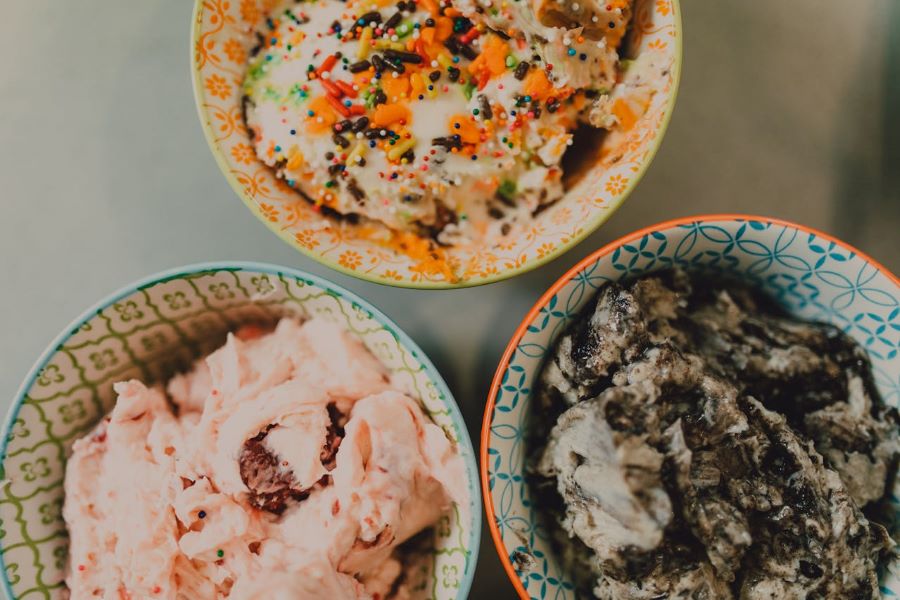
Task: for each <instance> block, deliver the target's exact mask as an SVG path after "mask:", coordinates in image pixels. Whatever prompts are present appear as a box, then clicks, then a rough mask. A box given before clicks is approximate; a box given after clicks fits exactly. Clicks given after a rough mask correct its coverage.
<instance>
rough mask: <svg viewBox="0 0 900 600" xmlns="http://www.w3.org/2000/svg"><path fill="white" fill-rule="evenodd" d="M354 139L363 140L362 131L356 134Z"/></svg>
mask: <svg viewBox="0 0 900 600" xmlns="http://www.w3.org/2000/svg"><path fill="white" fill-rule="evenodd" d="M356 139H358V140H361V139H363V134H362V131H360V132H359V133H357V134H356Z"/></svg>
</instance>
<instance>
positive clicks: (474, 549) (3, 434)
mask: <svg viewBox="0 0 900 600" xmlns="http://www.w3.org/2000/svg"><path fill="white" fill-rule="evenodd" d="M211 271H232V272H239V271H247V272H253V273H263V274H267V275H286V276H288V277H293V278H295V279H302V280H305V281H308V282H311V283H312V284H313V285H315V286H317V287H319V288H321V289H323V290H325V291H327V292H330V293H332V294H334V295H335V296H337V297H339V298H342V299H345V300H349V301H350V302H352V303H355V304H357V305H358V306H360V307H362V308H364V309H365V310H366V311H368V312H369V313H371V315H372V318H373V319H374V320H375V321H377V322H378V323H379V324H381V325H382V326H384V327H386V328H387V329H388V331H389V332H390V333H392V334H393V335H395V336H396V337H397V339H398V341H399V342H400V344H401V345H402V346H403V347H404V348H406V349H407V350H409V351H410V352H411V353H412V354H413V357H414V358H415V359H416V360H418V361H419V362H420V363H421V364H422V367H423V368H424V369H425V371H426V372H427V374H428V377H429V379H430V380H431V381H432V382H434V384H435V386H436V387H437V390H438V392H439V393H440V394H441V395H443V397H444V400H443V403H444V405H445V406H446V408H447V409H448V410H449V412H450V417H451V419H452V421H453V424H454V426H455V427H456V429H457V431H458V432H459V440H458V441H457V444H458V445H461V446H463V447H466V446H468V450H469V452H468V453H467V455H464V456H463V461H464V462H465V465H466V476H467V481H468V483H469V484H470V489H471V494H470V498H469V506H468V507H467V508H468V511H469V513H470V515H469V517H468V520H469V523H470V525H471V531H470V533H469V536H468V540H467V541H466V543H467V548H468V549H469V556H468V557H467V558H466V569H465V570H466V574H465V576H464V577H462V578H461V582H460V586H459V590H458V591H457V598H466V597H467V596H468V594H469V589H470V588H471V586H472V581H473V580H474V577H475V571H476V567H477V565H478V553H479V547H480V540H481V535H482V527H483V523H482V516H481V510H480V509H481V507H480V506H479V505H480V503H481V498H480V497H479V496H480V495H479V493H478V487H479V483H480V480H479V477H478V466H477V464H476V459H475V456H476V453H475V448H474V446H473V445H472V440H471V437H470V436H469V430H468V429H467V427H466V422H465V419H463V416H462V412H461V411H460V408H459V405H458V404H457V402H456V398H455V397H454V396H453V394H452V392H451V391H450V388H449V387H448V386H447V383H446V382H445V381H444V378H443V377H442V376H441V373H440V371H438V369H437V367H435V366H434V363H432V362H431V359H430V358H428V355H427V354H426V353H425V352H424V351H423V350H422V348H420V347H419V345H418V344H417V343H416V342H415V341H414V340H413V339H412V338H411V337H410V336H409V335H408V334H407V333H406V332H405V331H403V329H401V328H400V327H399V326H398V325H397V324H396V323H395V322H394V320H393V319H391V318H390V317H388V316H387V315H386V314H385V313H383V312H382V311H381V310H380V309H379V308H377V307H376V306H375V305H373V304H372V303H371V302H369V301H368V300H365V299H364V298H362V297H361V296H359V295H358V294H356V293H355V292H352V291H350V290H348V289H346V288H344V287H343V286H340V285H338V284H336V283H333V282H332V281H329V280H328V279H326V278H324V277H322V276H319V275H314V274H312V273H309V272H307V271H303V270H300V269H295V268H292V267H284V266H281V265H276V264H273V263H266V262H259V261H229V260H226V261H211V262H200V263H191V264H189V265H185V266H181V267H174V268H171V269H166V270H164V271H160V272H158V273H155V274H152V275H148V276H145V277H142V278H140V279H138V280H136V281H134V282H132V283H129V284H127V285H124V286H122V287H120V288H119V289H117V290H116V291H115V292H113V293H111V294H108V295H107V296H105V297H104V298H103V299H101V300H100V301H98V302H95V303H94V304H93V305H92V306H91V307H90V308H88V309H87V310H85V311H83V312H82V313H81V314H80V315H79V316H78V317H76V318H75V319H73V320H72V321H71V322H70V323H69V324H68V325H67V326H66V327H65V328H64V329H63V330H62V333H60V334H59V335H57V336H56V337H55V338H54V339H53V341H52V342H50V344H49V345H48V346H47V347H46V348H45V349H44V350H43V352H41V354H40V356H39V358H38V359H37V360H36V361H35V363H34V364H33V365H32V367H31V369H30V370H29V371H28V374H27V375H26V376H25V378H24V379H23V380H22V383H21V385H20V386H19V389H18V391H17V392H16V394H15V396H14V397H13V401H12V403H11V404H10V407H9V409H8V410H7V412H6V416H5V418H4V422H3V427H2V429H0V479H5V477H6V473H5V467H4V463H5V462H6V451H7V446H8V443H9V435H10V432H11V429H12V425H13V422H14V421H15V419H16V418H17V417H18V415H19V410H20V409H21V407H22V404H23V403H24V400H25V395H26V393H27V392H28V390H29V389H31V387H32V385H34V382H35V379H37V377H38V375H39V373H40V371H41V369H43V368H44V367H45V366H46V365H47V363H48V362H49V360H50V359H51V358H52V357H53V356H54V355H55V354H56V353H57V352H58V351H59V348H60V347H61V346H62V345H63V344H64V343H65V342H66V341H67V340H68V339H69V338H71V337H72V336H73V335H75V334H76V333H77V332H78V329H79V328H80V327H81V325H82V324H84V323H85V322H87V321H89V320H90V319H92V318H93V317H95V316H96V315H97V314H98V313H99V312H100V311H102V310H104V309H106V308H108V307H110V306H112V305H113V304H114V303H116V302H118V301H119V300H121V299H123V298H125V297H127V296H130V295H132V294H134V293H136V292H139V291H141V290H142V289H145V288H148V287H151V286H153V285H156V284H159V283H166V282H168V281H171V280H174V279H180V278H182V277H184V276H186V275H193V274H197V273H204V272H211ZM3 548H4V545H3V543H2V542H0V579H2V583H3V586H2V589H3V590H4V591H5V592H6V597H7V598H10V599H12V598H15V597H16V596H15V595H14V593H13V590H12V585H11V584H10V582H9V576H8V575H7V571H6V561H5V560H4V555H3V552H2V550H3Z"/></svg>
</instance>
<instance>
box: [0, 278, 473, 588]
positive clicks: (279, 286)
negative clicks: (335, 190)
mask: <svg viewBox="0 0 900 600" xmlns="http://www.w3.org/2000/svg"><path fill="white" fill-rule="evenodd" d="M283 316H292V317H297V318H309V317H313V316H315V317H318V318H324V319H327V320H329V321H333V322H336V323H338V324H339V325H341V326H342V327H343V328H345V329H346V330H348V331H349V332H350V333H351V334H352V335H354V336H356V337H358V338H359V339H360V341H362V343H363V344H364V345H365V346H366V347H367V348H368V349H369V351H370V352H372V354H374V355H375V356H376V357H377V358H378V359H379V361H381V362H382V363H383V364H384V365H385V366H386V367H387V368H388V369H389V370H390V371H391V373H392V375H393V378H394V379H395V380H396V381H398V382H399V384H400V385H401V386H402V388H403V389H404V390H407V391H409V393H410V395H413V396H415V397H416V400H417V401H418V402H419V403H420V405H421V406H422V408H423V409H424V411H425V413H426V414H428V415H429V417H430V418H431V419H432V421H434V422H435V423H436V424H437V425H438V426H440V427H441V428H442V429H443V430H444V431H445V432H446V434H447V436H448V437H449V438H450V439H451V440H452V441H453V442H454V444H455V446H456V447H457V448H458V450H459V452H460V454H461V455H462V457H463V459H464V461H465V465H466V475H467V483H468V486H467V496H466V501H465V502H463V503H461V504H465V506H460V505H454V507H453V509H452V510H451V511H449V512H448V513H447V514H446V515H445V516H444V517H442V519H441V521H440V522H439V523H438V524H437V525H436V526H435V527H434V528H432V529H431V530H430V531H429V532H428V533H426V534H424V535H425V541H424V542H423V547H425V548H428V549H429V550H428V551H426V552H423V553H422V560H420V561H418V560H417V563H416V569H415V572H414V574H413V575H410V574H407V577H408V578H410V579H408V581H409V582H410V586H409V587H410V588H411V589H412V590H414V595H415V597H417V598H423V599H424V598H429V599H435V600H437V599H444V600H451V599H463V598H465V597H466V596H467V595H468V590H469V587H470V585H471V582H472V577H473V574H474V570H475V563H476V561H477V554H478V542H479V539H480V535H481V510H480V506H479V494H478V491H479V487H478V474H477V468H476V465H475V458H474V452H473V449H472V444H471V441H470V440H469V437H468V434H467V432H466V427H465V424H464V422H463V419H462V416H461V414H460V412H459V409H458V407H457V405H456V403H455V401H454V399H453V396H452V395H451V393H450V391H449V389H448V388H447V385H446V384H445V383H444V381H443V379H442V378H441V376H440V374H439V373H438V372H437V370H436V369H435V367H434V366H433V365H432V363H431V362H430V361H429V360H428V357H427V356H425V354H424V353H423V352H422V350H421V349H420V348H419V347H418V346H417V345H416V344H415V342H413V341H412V340H411V339H410V338H409V336H407V335H406V334H405V333H404V332H403V331H401V330H400V329H399V328H398V327H397V326H396V325H395V324H394V323H393V322H392V321H391V320H390V319H389V318H388V317H387V316H385V315H384V314H383V313H381V312H380V311H379V310H378V309H376V308H375V307H373V306H371V305H370V304H369V303H368V302H366V301H365V300H363V299H362V298H360V297H358V296H356V295H355V294H353V293H351V292H349V291H347V290H344V289H342V288H340V287H338V286H336V285H334V284H333V283H330V282H328V281H326V280H324V279H321V278H319V277H316V276H313V275H310V274H308V273H305V272H302V271H298V270H294V269H289V268H285V267H278V266H272V265H265V264H256V263H213V264H203V265H194V266H188V267H182V268H178V269H175V270H172V271H167V272H164V273H160V274H157V275H154V276H151V277H148V278H145V279H142V280H140V281H138V282H136V283H134V284H131V285H129V286H126V287H124V288H122V289H121V290H119V291H118V292H116V293H114V294H112V295H111V296H109V297H108V298H106V299H104V300H103V301H101V302H99V303H98V304H96V305H95V306H94V307H92V308H91V309H89V310H88V311H87V312H85V313H84V314H82V315H81V316H80V317H78V318H77V319H76V320H75V321H73V322H72V324H71V325H70V326H69V327H67V328H66V329H65V330H64V331H63V332H62V333H61V334H60V335H59V336H58V337H57V338H56V339H55V340H54V341H53V342H52V343H51V344H50V346H49V347H48V349H47V350H46V351H45V352H44V354H43V355H42V356H41V357H40V358H39V359H38V360H37V362H36V363H35V366H34V367H33V368H32V370H31V372H30V373H29V374H28V375H27V377H26V378H25V380H24V381H23V383H22V386H21V388H20V389H19V392H18V394H17V395H16V397H15V398H14V399H13V402H12V406H11V408H10V411H9V414H8V415H7V418H6V422H5V426H4V431H3V436H2V438H0V456H2V469H3V473H2V483H3V485H2V487H0V561H2V570H3V578H2V582H3V588H4V591H5V592H6V596H7V597H8V598H11V599H13V598H15V599H20V598H21V599H33V598H46V599H51V598H52V599H55V598H67V597H68V590H67V589H66V586H65V583H64V577H65V572H66V563H67V552H68V550H67V542H68V538H67V532H66V524H65V522H64V520H63V518H62V510H61V509H62V505H63V500H64V497H63V476H64V472H65V466H66V459H67V457H68V456H69V455H70V453H71V446H72V443H73V442H74V441H75V440H76V439H78V438H80V437H82V436H83V435H84V434H85V433H87V432H88V431H90V430H91V429H92V428H93V427H94V425H96V423H97V422H98V421H99V420H100V419H101V418H102V417H103V415H105V414H106V413H107V412H108V411H109V410H110V409H111V407H112V405H113V403H114V400H115V394H114V392H113V387H112V385H113V383H114V382H116V381H121V380H125V379H130V378H138V379H141V380H143V381H150V382H152V381H164V380H165V379H167V378H168V377H169V376H171V375H172V374H174V373H176V372H179V371H183V370H184V369H186V368H187V367H188V366H189V365H190V364H191V363H192V362H193V361H194V360H195V359H197V358H198V357H200V356H203V355H205V354H207V353H209V352H210V351H212V350H213V349H215V348H216V347H218V346H219V345H220V344H221V343H222V342H223V341H224V339H225V335H226V333H227V332H229V331H233V330H234V329H236V328H238V327H240V326H241V325H244V324H249V323H260V322H261V321H263V322H272V321H275V320H277V319H278V318H281V317H283Z"/></svg>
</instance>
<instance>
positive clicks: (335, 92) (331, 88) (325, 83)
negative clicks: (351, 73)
mask: <svg viewBox="0 0 900 600" xmlns="http://www.w3.org/2000/svg"><path fill="white" fill-rule="evenodd" d="M319 83H321V84H322V87H323V88H325V91H326V92H327V93H328V95H329V96H332V97H334V98H342V97H343V96H344V92H343V91H341V89H340V88H339V87H338V86H337V85H335V83H334V82H333V81H329V80H328V79H320V80H319Z"/></svg>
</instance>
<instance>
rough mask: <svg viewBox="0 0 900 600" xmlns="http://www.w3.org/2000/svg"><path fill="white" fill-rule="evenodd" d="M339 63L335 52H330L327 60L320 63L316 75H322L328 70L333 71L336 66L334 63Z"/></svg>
mask: <svg viewBox="0 0 900 600" xmlns="http://www.w3.org/2000/svg"><path fill="white" fill-rule="evenodd" d="M336 63H337V57H336V56H335V55H334V54H329V55H328V56H327V57H326V58H325V60H324V61H323V62H322V64H321V65H319V68H318V69H316V75H321V74H322V73H325V72H326V71H331V69H333V68H334V65H335V64H336Z"/></svg>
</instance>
